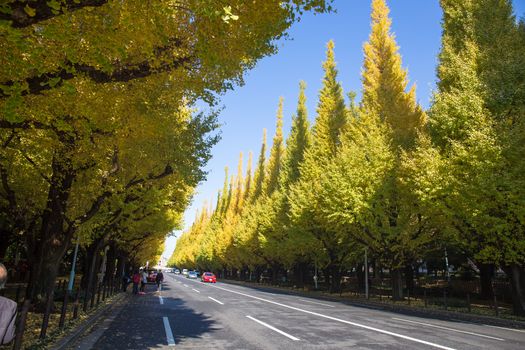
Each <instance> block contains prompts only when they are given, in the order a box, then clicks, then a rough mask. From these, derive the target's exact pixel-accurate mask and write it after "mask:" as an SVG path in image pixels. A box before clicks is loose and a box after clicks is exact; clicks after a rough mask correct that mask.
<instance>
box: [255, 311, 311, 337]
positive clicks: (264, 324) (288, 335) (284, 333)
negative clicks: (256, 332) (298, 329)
mask: <svg viewBox="0 0 525 350" xmlns="http://www.w3.org/2000/svg"><path fill="white" fill-rule="evenodd" d="M246 317H248V318H249V319H250V320H252V321H255V322H257V323H259V324H262V325H263V326H265V327H268V328H270V329H271V330H272V331H276V332H277V333H279V334H282V335H284V336H285V337H287V338H290V339H292V340H301V339H299V338H296V337H294V336H293V335H290V334H288V333H286V332H283V331H281V330H280V329H277V328H275V327H273V326H270V325H269V324H268V323H265V322H263V321H259V320H258V319H256V318H253V317H251V316H246Z"/></svg>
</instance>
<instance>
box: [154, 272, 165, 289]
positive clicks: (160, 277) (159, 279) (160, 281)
mask: <svg viewBox="0 0 525 350" xmlns="http://www.w3.org/2000/svg"><path fill="white" fill-rule="evenodd" d="M162 281H164V275H163V274H162V271H159V272H158V273H157V277H155V282H156V283H157V289H158V290H160V285H161V284H162Z"/></svg>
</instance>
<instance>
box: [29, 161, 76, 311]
mask: <svg viewBox="0 0 525 350" xmlns="http://www.w3.org/2000/svg"><path fill="white" fill-rule="evenodd" d="M69 161H70V159H69V158H68V156H67V155H65V154H62V152H58V153H57V154H55V155H54V156H53V162H52V169H53V174H52V176H51V178H50V181H49V182H50V186H49V189H48V193H47V203H46V208H45V209H44V210H43V211H42V214H41V218H40V226H39V227H38V228H36V227H35V229H34V230H32V231H31V232H28V235H27V238H26V244H27V248H28V259H29V263H30V267H31V278H30V281H29V285H28V288H27V296H28V297H29V298H30V299H31V300H33V301H34V302H38V301H39V299H41V298H45V295H48V294H50V293H51V292H52V290H53V288H54V286H55V279H56V276H57V273H58V266H59V263H60V261H61V260H62V258H63V257H64V254H65V253H66V251H67V249H68V248H69V246H70V245H71V238H72V237H73V234H74V230H73V229H72V228H71V227H70V228H71V229H67V230H66V229H65V223H66V214H65V211H66V208H67V203H68V200H69V191H70V190H71V186H72V185H73V181H74V180H75V177H76V174H75V173H74V170H73V168H72V167H71V165H70V162H69Z"/></svg>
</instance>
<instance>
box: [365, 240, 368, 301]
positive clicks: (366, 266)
mask: <svg viewBox="0 0 525 350" xmlns="http://www.w3.org/2000/svg"><path fill="white" fill-rule="evenodd" d="M365 296H366V298H367V299H368V248H365Z"/></svg>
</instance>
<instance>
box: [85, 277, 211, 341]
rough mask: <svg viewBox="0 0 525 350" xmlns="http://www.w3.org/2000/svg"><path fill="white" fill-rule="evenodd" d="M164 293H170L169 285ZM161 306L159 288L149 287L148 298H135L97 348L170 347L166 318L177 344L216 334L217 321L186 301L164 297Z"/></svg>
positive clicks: (105, 333) (117, 318)
mask: <svg viewBox="0 0 525 350" xmlns="http://www.w3.org/2000/svg"><path fill="white" fill-rule="evenodd" d="M163 290H164V291H168V290H170V288H169V287H168V286H165V287H164V288H163ZM163 301H164V304H163V305H160V302H159V298H158V293H157V292H156V286H153V285H148V287H147V289H146V294H145V295H136V296H133V297H132V298H131V300H130V301H129V303H128V304H127V305H126V306H125V307H124V309H123V310H122V311H121V312H120V314H119V315H118V316H117V317H116V318H115V320H114V321H113V322H112V323H111V325H110V327H109V328H108V329H106V330H105V331H104V333H103V334H102V336H101V337H100V338H99V339H98V340H97V342H96V343H95V344H94V346H93V349H112V350H115V349H158V348H163V347H165V346H166V345H168V342H167V338H166V331H165V328H164V322H163V317H168V320H169V323H170V326H171V330H172V332H173V336H174V338H175V344H178V343H180V342H181V341H183V340H184V339H188V338H201V337H203V335H205V334H208V336H210V334H212V333H213V332H214V331H215V330H216V329H218V328H217V327H216V326H215V321H213V320H211V319H210V318H209V317H208V316H206V315H204V314H202V313H198V312H195V310H193V309H191V308H190V307H188V306H186V303H185V301H184V300H182V299H180V298H176V297H163Z"/></svg>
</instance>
